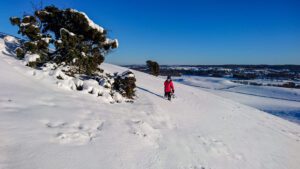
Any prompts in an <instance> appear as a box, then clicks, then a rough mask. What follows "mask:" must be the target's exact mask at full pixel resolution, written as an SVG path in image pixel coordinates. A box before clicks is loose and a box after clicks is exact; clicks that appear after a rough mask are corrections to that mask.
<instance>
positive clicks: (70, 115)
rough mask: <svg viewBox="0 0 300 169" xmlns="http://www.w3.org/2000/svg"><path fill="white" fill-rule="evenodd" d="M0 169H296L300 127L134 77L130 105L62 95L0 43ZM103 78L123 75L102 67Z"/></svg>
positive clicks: (73, 93) (190, 90)
mask: <svg viewBox="0 0 300 169" xmlns="http://www.w3.org/2000/svg"><path fill="white" fill-rule="evenodd" d="M0 50H1V53H0V79H1V83H0V168H1V169H53V168H55V169H63V168H64V169H65V168H70V169H87V168H88V169H94V168H109V169H120V168H125V169H127V168H128V169H134V168H137V169H141V168H143V169H144V168H146V169H158V168H162V169H177V168H178V169H179V168H180V169H188V168H205V169H209V168H210V169H237V168H242V169H284V168H286V169H297V168H298V167H299V166H300V161H299V160H298V159H299V155H300V154H299V152H300V126H299V125H296V124H293V123H291V122H288V121H286V120H283V119H280V118H277V117H275V116H271V115H269V114H266V113H264V112H261V111H259V110H257V109H254V108H251V107H248V106H244V105H242V104H239V103H236V102H233V101H231V100H228V99H225V98H222V97H219V96H216V95H214V94H211V93H209V92H206V91H203V90H198V89H195V88H193V87H189V86H185V85H181V84H179V83H175V87H176V95H177V98H176V99H174V100H173V101H172V102H169V101H167V100H164V99H163V98H162V83H163V79H160V78H156V77H153V76H150V75H147V74H144V73H141V72H135V74H136V78H137V85H138V89H137V95H138V97H139V98H138V99H137V100H136V101H135V102H134V103H132V104H131V103H121V104H109V103H106V102H103V101H102V99H100V98H97V97H92V96H91V95H88V94H84V93H80V92H76V91H70V90H66V89H64V88H59V87H58V86H57V84H56V83H55V82H53V81H52V80H51V79H49V78H47V76H34V75H35V73H33V72H34V71H33V70H32V69H31V68H28V67H24V66H23V64H22V62H20V61H18V60H16V59H14V58H13V57H12V56H9V53H8V52H7V51H5V44H4V41H3V40H2V39H0ZM102 68H103V69H104V70H107V71H110V72H115V71H118V72H120V71H123V70H126V68H122V67H119V66H115V65H110V64H103V65H102Z"/></svg>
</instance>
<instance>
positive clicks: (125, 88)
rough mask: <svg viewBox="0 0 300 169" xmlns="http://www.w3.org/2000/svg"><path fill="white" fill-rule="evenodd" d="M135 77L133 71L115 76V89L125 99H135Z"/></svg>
mask: <svg viewBox="0 0 300 169" xmlns="http://www.w3.org/2000/svg"><path fill="white" fill-rule="evenodd" d="M135 82H136V79H135V76H134V74H133V73H132V72H131V71H126V72H124V73H122V74H121V75H115V78H114V83H113V88H114V89H115V90H117V91H119V92H120V93H121V94H122V95H123V96H124V97H127V98H130V99H133V97H134V96H135V87H136V85H135Z"/></svg>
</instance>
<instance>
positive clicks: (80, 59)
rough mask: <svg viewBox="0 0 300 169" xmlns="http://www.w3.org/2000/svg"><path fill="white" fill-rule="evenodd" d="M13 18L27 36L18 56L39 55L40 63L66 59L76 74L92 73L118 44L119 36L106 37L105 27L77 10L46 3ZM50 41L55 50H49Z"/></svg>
mask: <svg viewBox="0 0 300 169" xmlns="http://www.w3.org/2000/svg"><path fill="white" fill-rule="evenodd" d="M10 21H11V23H12V25H17V26H18V27H19V31H18V33H20V34H22V35H23V36H26V37H27V38H28V41H27V42H25V43H23V45H22V46H21V48H19V49H17V51H16V53H17V56H18V57H19V58H23V57H24V56H25V55H26V53H29V54H39V55H40V56H41V57H40V59H39V60H38V61H37V62H39V63H45V62H47V61H54V62H56V63H57V64H59V63H62V62H64V63H66V64H67V65H71V66H75V67H74V69H73V71H74V73H82V74H87V75H93V74H94V73H95V72H97V71H99V70H98V66H99V65H100V64H101V63H102V62H103V61H104V56H105V55H106V54H107V53H108V52H109V51H111V50H112V49H114V48H117V47H118V41H117V40H116V39H115V40H112V39H109V38H107V35H106V34H107V33H106V30H105V29H103V28H102V27H100V26H99V25H97V24H95V23H94V22H93V21H92V20H90V19H89V17H88V16H87V15H86V14H85V13H83V12H79V11H77V10H74V9H58V8H57V7H55V6H47V7H45V8H44V9H42V10H37V11H35V13H34V15H32V16H28V15H27V16H23V18H18V17H11V18H10ZM51 35H52V36H51ZM50 44H52V45H53V46H54V47H55V49H54V51H50V50H49V45H50Z"/></svg>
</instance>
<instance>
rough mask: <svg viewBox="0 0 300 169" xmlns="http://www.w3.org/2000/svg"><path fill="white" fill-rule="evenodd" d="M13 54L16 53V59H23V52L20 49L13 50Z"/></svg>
mask: <svg viewBox="0 0 300 169" xmlns="http://www.w3.org/2000/svg"><path fill="white" fill-rule="evenodd" d="M15 52H16V55H17V57H18V58H19V59H23V58H24V56H25V53H24V50H23V49H22V48H17V49H16V50H15Z"/></svg>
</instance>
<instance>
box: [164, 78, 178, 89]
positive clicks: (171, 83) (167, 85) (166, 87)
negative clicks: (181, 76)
mask: <svg viewBox="0 0 300 169" xmlns="http://www.w3.org/2000/svg"><path fill="white" fill-rule="evenodd" d="M164 85H165V92H174V91H175V90H174V85H173V82H172V80H170V81H168V80H166V81H165V83H164Z"/></svg>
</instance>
